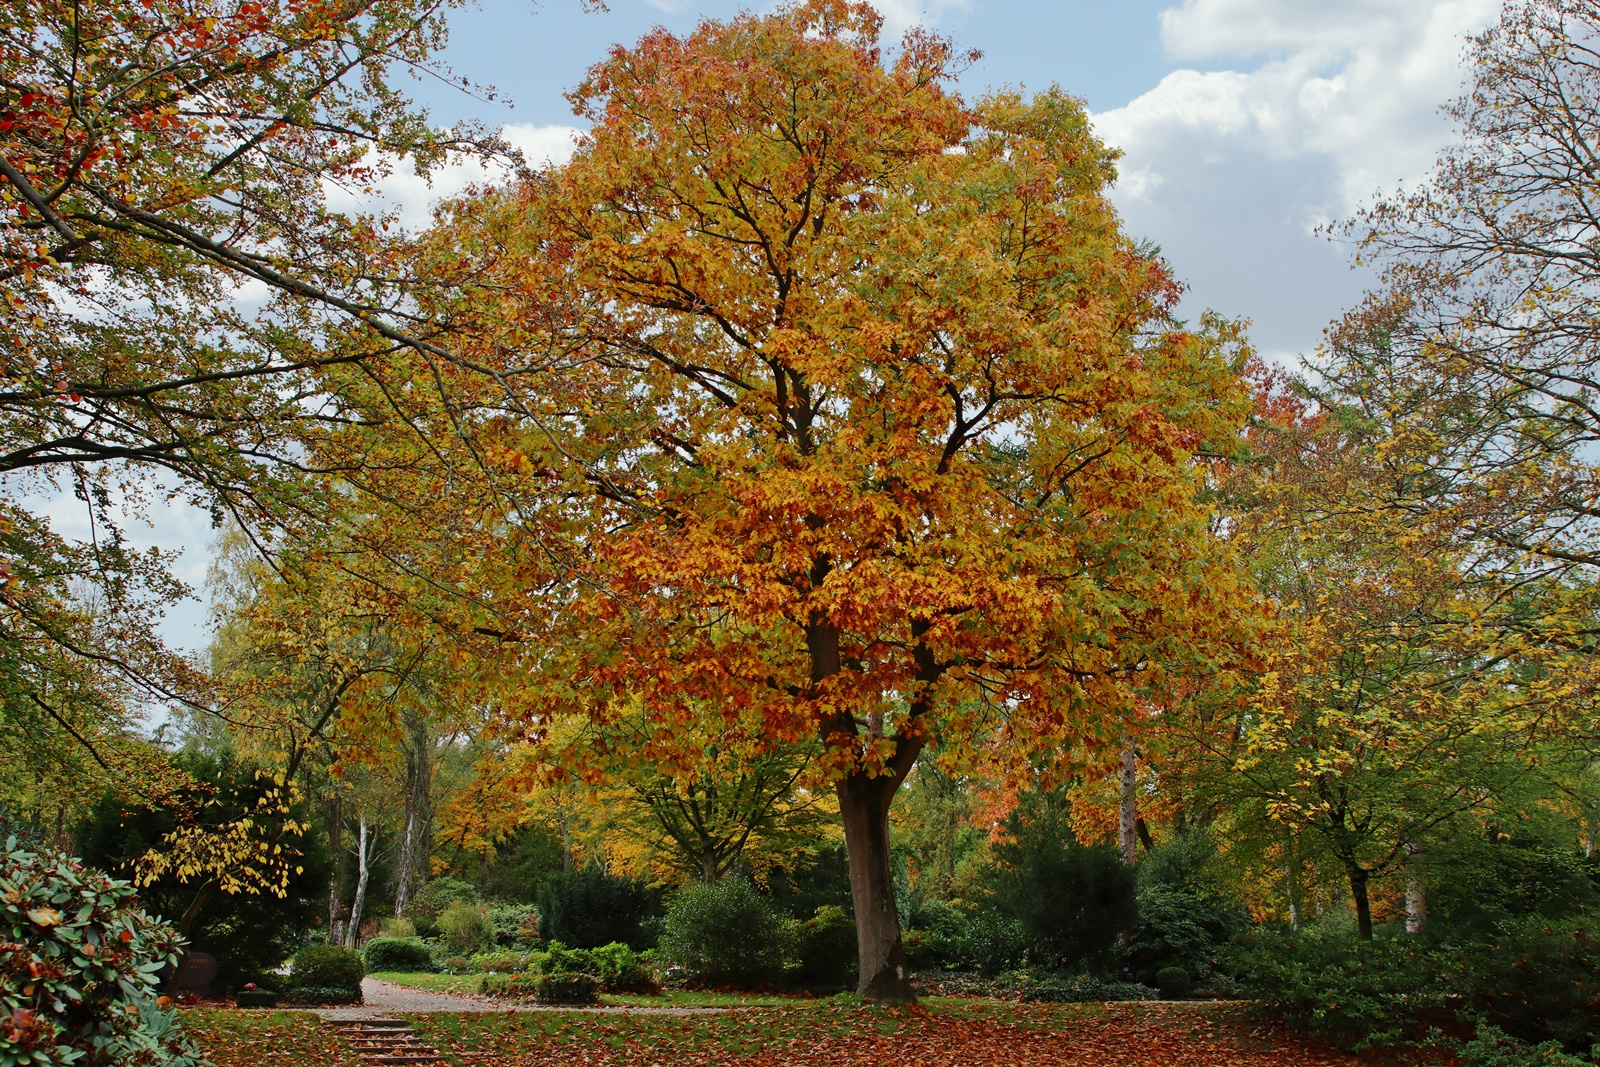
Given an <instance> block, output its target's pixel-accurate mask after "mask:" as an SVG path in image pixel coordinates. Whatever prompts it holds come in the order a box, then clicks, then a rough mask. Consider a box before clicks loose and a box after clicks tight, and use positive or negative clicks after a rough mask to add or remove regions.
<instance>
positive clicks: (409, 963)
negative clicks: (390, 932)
mask: <svg viewBox="0 0 1600 1067" xmlns="http://www.w3.org/2000/svg"><path fill="white" fill-rule="evenodd" d="M362 956H363V958H365V960H366V963H367V971H368V973H371V972H373V971H432V970H436V969H437V968H435V966H434V963H433V953H431V952H429V951H428V946H427V945H426V944H424V943H423V940H422V938H420V937H375V938H373V939H372V940H371V941H368V942H367V944H366V947H365V948H363V949H362Z"/></svg>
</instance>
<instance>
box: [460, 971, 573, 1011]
mask: <svg viewBox="0 0 1600 1067" xmlns="http://www.w3.org/2000/svg"><path fill="white" fill-rule="evenodd" d="M482 988H483V992H484V995H486V996H491V997H532V998H533V999H534V1000H535V1001H536V1002H538V1003H540V1004H593V1003H594V1002H595V1000H596V999H597V998H596V996H595V994H596V992H597V991H598V990H599V988H600V983H599V982H597V981H596V980H595V979H594V977H593V976H592V975H588V974H582V973H579V972H574V971H563V972H558V973H553V974H541V973H538V972H535V971H521V972H518V973H517V974H491V975H486V976H485V977H484V979H483V987H482Z"/></svg>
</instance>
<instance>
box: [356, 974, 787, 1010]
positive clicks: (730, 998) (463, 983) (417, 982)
mask: <svg viewBox="0 0 1600 1067" xmlns="http://www.w3.org/2000/svg"><path fill="white" fill-rule="evenodd" d="M367 977H369V978H378V979H381V980H383V981H385V982H393V983H394V984H396V985H403V986H410V987H411V988H412V989H426V990H428V991H430V992H434V993H477V992H479V991H480V990H481V989H482V987H483V975H481V974H427V973H421V972H409V971H374V972H373V973H372V974H370V975H368V976H367ZM810 999H811V998H807V997H799V996H781V995H777V994H773V995H767V996H763V995H757V994H746V993H698V992H688V991H683V990H675V991H672V992H667V993H663V994H661V995H660V996H642V995H636V994H632V993H619V994H611V993H607V994H605V995H604V996H602V997H601V998H600V1002H601V1003H602V1004H610V1005H613V1006H618V1007H650V1008H662V1007H671V1008H752V1007H766V1008H776V1007H785V1006H795V1005H804V1004H805V1003H807V1001H808V1000H810Z"/></svg>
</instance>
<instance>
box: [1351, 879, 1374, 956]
mask: <svg viewBox="0 0 1600 1067" xmlns="http://www.w3.org/2000/svg"><path fill="white" fill-rule="evenodd" d="M1349 872H1350V895H1351V897H1353V898H1354V899H1355V903H1356V935H1357V936H1358V937H1360V938H1361V940H1363V941H1371V940H1372V905H1371V903H1370V902H1369V901H1368V900H1367V878H1368V877H1369V875H1368V873H1367V872H1366V871H1365V870H1363V869H1362V868H1360V867H1350V868H1349Z"/></svg>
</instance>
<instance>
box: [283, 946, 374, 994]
mask: <svg viewBox="0 0 1600 1067" xmlns="http://www.w3.org/2000/svg"><path fill="white" fill-rule="evenodd" d="M366 974H367V968H366V966H365V964H364V963H363V961H362V959H361V953H359V952H356V951H355V950H354V949H348V948H339V947H338V946H337V945H307V946H306V947H305V948H303V949H301V950H300V951H299V952H296V953H295V954H294V959H293V960H292V961H291V963H290V967H289V977H290V981H291V982H292V984H293V985H294V986H295V987H296V988H308V987H310V988H323V989H354V990H360V988H361V979H363V978H365V977H366Z"/></svg>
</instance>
